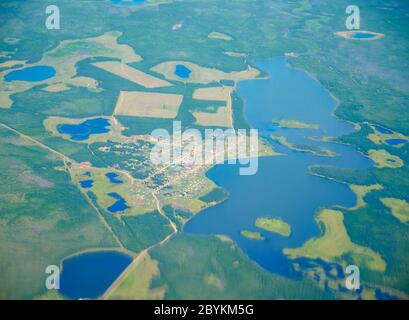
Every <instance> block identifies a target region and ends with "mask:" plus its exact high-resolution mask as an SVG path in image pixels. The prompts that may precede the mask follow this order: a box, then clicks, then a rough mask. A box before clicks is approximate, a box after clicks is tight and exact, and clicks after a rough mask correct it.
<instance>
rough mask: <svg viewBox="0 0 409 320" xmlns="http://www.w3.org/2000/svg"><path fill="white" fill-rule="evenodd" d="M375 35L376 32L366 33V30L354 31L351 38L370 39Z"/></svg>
mask: <svg viewBox="0 0 409 320" xmlns="http://www.w3.org/2000/svg"><path fill="white" fill-rule="evenodd" d="M375 37H376V34H372V33H366V32H356V33H353V34H352V38H354V39H371V38H375Z"/></svg>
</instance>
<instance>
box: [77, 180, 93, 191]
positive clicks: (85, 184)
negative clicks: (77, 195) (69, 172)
mask: <svg viewBox="0 0 409 320" xmlns="http://www.w3.org/2000/svg"><path fill="white" fill-rule="evenodd" d="M93 183H94V180H83V181H80V184H81V187H82V188H84V189H88V188H92V185H93Z"/></svg>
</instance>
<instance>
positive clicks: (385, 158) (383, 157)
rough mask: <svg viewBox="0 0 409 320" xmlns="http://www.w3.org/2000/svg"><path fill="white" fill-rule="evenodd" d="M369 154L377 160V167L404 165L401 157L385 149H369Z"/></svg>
mask: <svg viewBox="0 0 409 320" xmlns="http://www.w3.org/2000/svg"><path fill="white" fill-rule="evenodd" d="M368 156H369V158H371V160H372V161H373V162H375V167H377V168H400V167H402V166H403V161H402V159H401V158H399V157H398V156H395V155H393V154H390V153H389V152H388V151H386V150H383V149H380V150H379V149H378V150H375V149H370V150H368Z"/></svg>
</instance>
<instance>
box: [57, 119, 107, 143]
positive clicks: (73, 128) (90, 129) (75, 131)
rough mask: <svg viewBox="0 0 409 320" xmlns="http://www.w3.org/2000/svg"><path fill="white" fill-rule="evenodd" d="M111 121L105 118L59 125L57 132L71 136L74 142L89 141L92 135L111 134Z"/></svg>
mask: <svg viewBox="0 0 409 320" xmlns="http://www.w3.org/2000/svg"><path fill="white" fill-rule="evenodd" d="M109 126H110V124H109V121H108V119H105V118H95V119H88V120H86V121H84V122H82V123H79V124H59V125H58V126H57V130H58V132H59V133H61V134H69V135H71V139H72V140H78V141H81V140H87V139H89V136H90V135H91V134H98V133H107V132H109V128H108V127H109Z"/></svg>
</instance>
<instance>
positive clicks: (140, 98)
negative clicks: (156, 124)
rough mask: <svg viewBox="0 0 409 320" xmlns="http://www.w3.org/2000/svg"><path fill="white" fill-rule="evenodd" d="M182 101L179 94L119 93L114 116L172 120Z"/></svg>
mask: <svg viewBox="0 0 409 320" xmlns="http://www.w3.org/2000/svg"><path fill="white" fill-rule="evenodd" d="M182 100H183V96H182V95H179V94H170V93H153V92H141V91H121V92H120V93H119V98H118V101H117V104H116V107H115V111H114V115H122V116H131V117H149V118H165V119H173V118H175V117H176V116H177V114H178V111H179V107H180V105H181V103H182Z"/></svg>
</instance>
